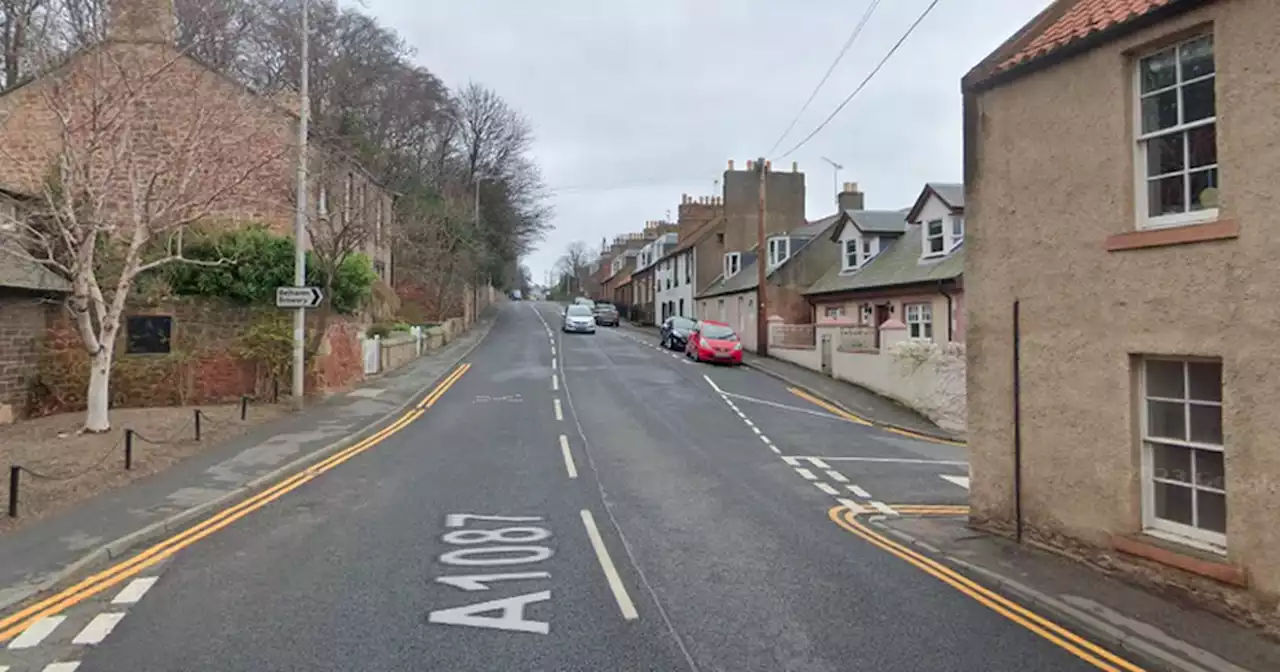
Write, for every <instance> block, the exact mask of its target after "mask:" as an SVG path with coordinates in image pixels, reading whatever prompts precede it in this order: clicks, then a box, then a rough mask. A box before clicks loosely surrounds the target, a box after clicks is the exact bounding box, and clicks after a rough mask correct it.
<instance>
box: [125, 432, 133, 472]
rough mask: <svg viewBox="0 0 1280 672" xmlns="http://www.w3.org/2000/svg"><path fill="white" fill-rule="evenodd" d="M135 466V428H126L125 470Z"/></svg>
mask: <svg viewBox="0 0 1280 672" xmlns="http://www.w3.org/2000/svg"><path fill="white" fill-rule="evenodd" d="M132 468H133V430H132V429H126V430H124V470H125V471H129V470H130V469H132Z"/></svg>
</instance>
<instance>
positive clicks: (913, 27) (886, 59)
mask: <svg viewBox="0 0 1280 672" xmlns="http://www.w3.org/2000/svg"><path fill="white" fill-rule="evenodd" d="M938 2H939V0H933V2H930V3H929V6H928V7H925V8H924V11H923V12H921V13H920V17H919V18H917V19H916V21H915V23H913V24H911V26H910V27H909V28H907V32H905V33H903V34H902V37H900V38H898V41H897V43H895V44H894V45H893V48H892V49H890V50H889V53H887V54H885V55H884V58H882V59H880V63H878V64H877V65H876V67H875V69H874V70H872V71H871V74H869V75H867V78H866V79H864V80H862V83H861V84H859V85H858V88H856V89H854V90H853V93H850V94H849V96H848V97H847V98H845V99H844V101H843V102H841V103H840V105H839V107H837V108H836V109H835V111H833V112H832V113H831V114H830V115H829V116H828V117H827V118H826V119H823V120H822V123H821V124H818V127H817V128H815V129H813V132H811V133H809V135H806V136H805V137H804V140H801V141H800V142H798V143H796V145H795V146H794V147H792V148H791V149H788V150H787V151H786V152H785V153H784V154H783V155H782V156H779V157H778V158H779V159H785V158H787V157H788V156H790V155H791V154H792V153H793V152H795V151H796V150H797V149H800V148H801V147H803V146H805V144H806V143H808V142H809V141H810V140H812V139H813V136H815V135H817V134H818V133H820V132H821V131H822V129H824V128H826V127H827V124H829V123H831V120H832V119H835V118H836V115H838V114H840V111H841V110H843V109H844V108H845V106H846V105H848V104H849V101H851V100H853V98H854V96H856V95H858V93H859V92H861V91H862V90H863V89H864V88H866V86H867V83H868V82H870V81H871V80H872V78H874V77H875V76H876V73H878V72H880V69H881V68H883V67H884V64H885V63H888V62H889V59H890V58H892V57H893V55H894V53H896V52H897V51H898V48H899V47H901V46H902V43H903V42H906V41H907V38H908V37H911V33H913V32H915V30H916V28H917V27H919V25H920V24H921V23H923V22H924V20H925V17H927V16H929V13H930V12H932V11H933V8H934V7H937V6H938Z"/></svg>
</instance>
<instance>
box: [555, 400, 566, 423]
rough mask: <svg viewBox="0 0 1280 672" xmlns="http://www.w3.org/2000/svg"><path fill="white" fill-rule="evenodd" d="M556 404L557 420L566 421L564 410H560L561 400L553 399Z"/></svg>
mask: <svg viewBox="0 0 1280 672" xmlns="http://www.w3.org/2000/svg"><path fill="white" fill-rule="evenodd" d="M552 401H554V402H555V404H556V420H564V410H563V409H562V408H560V398H559V397H556V398H555V399H552Z"/></svg>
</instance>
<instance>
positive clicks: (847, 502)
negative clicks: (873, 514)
mask: <svg viewBox="0 0 1280 672" xmlns="http://www.w3.org/2000/svg"><path fill="white" fill-rule="evenodd" d="M836 501H837V502H840V503H841V504H843V505H844V506H845V508H847V509H849V510H850V511H852V512H853V513H854V515H857V514H859V513H866V512H867V510H866V509H865V508H863V507H862V505H861V504H859V503H857V502H855V501H853V500H852V499H843V498H840V499H837V500H836Z"/></svg>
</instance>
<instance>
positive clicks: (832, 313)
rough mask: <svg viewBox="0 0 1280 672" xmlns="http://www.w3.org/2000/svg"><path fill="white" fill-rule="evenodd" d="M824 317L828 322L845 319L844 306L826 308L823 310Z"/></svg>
mask: <svg viewBox="0 0 1280 672" xmlns="http://www.w3.org/2000/svg"><path fill="white" fill-rule="evenodd" d="M822 316H823V317H824V318H825V319H828V320H838V319H841V318H843V317H844V306H843V305H834V306H824V307H823V309H822Z"/></svg>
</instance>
